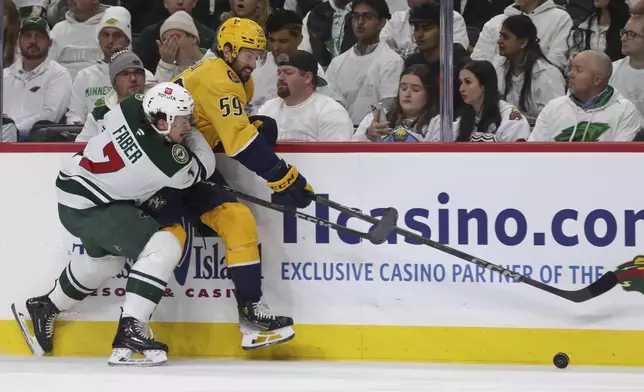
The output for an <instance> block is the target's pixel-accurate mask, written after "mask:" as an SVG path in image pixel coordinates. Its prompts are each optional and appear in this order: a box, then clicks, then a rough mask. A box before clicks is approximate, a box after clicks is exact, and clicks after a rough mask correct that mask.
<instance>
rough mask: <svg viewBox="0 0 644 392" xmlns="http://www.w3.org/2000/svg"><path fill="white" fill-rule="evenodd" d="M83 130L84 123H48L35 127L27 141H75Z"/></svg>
mask: <svg viewBox="0 0 644 392" xmlns="http://www.w3.org/2000/svg"><path fill="white" fill-rule="evenodd" d="M82 130H83V126H82V125H68V124H47V125H42V126H36V127H33V128H32V129H31V130H30V131H29V136H27V140H24V141H25V142H32V143H43V142H73V141H75V140H76V136H78V134H79V133H81V131H82Z"/></svg>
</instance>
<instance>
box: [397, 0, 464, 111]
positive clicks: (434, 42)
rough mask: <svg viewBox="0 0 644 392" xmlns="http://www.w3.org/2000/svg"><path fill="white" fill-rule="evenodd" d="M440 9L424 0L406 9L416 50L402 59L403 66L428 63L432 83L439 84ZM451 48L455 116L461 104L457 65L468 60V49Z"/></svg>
mask: <svg viewBox="0 0 644 392" xmlns="http://www.w3.org/2000/svg"><path fill="white" fill-rule="evenodd" d="M440 17H441V10H440V7H439V6H438V5H436V4H432V3H425V4H421V5H419V6H417V7H413V8H412V9H411V10H410V12H409V24H410V25H411V26H412V27H413V31H414V41H415V42H416V47H417V50H418V52H417V53H413V54H411V55H409V56H408V57H407V58H406V59H405V68H408V67H409V66H411V65H413V64H426V65H427V66H429V69H430V70H431V72H432V74H433V77H434V79H435V80H436V83H437V84H439V85H440V75H441V72H442V68H441V57H440V56H441V50H440V49H441V38H440ZM453 45H454V50H453V52H452V53H453V55H452V56H453V65H452V68H453V70H454V71H453V75H454V76H453V86H454V87H453V91H454V95H453V102H454V103H453V118H454V120H456V119H457V118H458V116H459V114H460V112H461V107H462V106H463V99H462V98H461V95H460V94H458V89H459V86H460V82H459V79H458V75H459V73H460V72H461V69H463V67H464V66H465V64H467V63H468V62H469V61H470V55H469V53H468V52H467V51H466V50H465V49H464V48H463V47H462V46H461V45H460V44H457V43H454V44H453Z"/></svg>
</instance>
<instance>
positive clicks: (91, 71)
mask: <svg viewBox="0 0 644 392" xmlns="http://www.w3.org/2000/svg"><path fill="white" fill-rule="evenodd" d="M130 19H131V16H130V12H129V11H128V10H127V9H125V8H123V7H110V8H108V9H106V10H105V13H104V14H103V17H102V18H101V21H100V23H99V25H98V28H97V29H96V30H97V35H98V45H99V46H100V48H101V52H102V53H103V60H100V61H99V62H98V63H97V64H96V65H93V66H91V67H88V68H85V69H83V70H81V71H80V72H79V73H78V75H77V76H76V79H74V87H73V89H72V98H71V102H70V103H69V111H68V112H67V114H66V117H67V124H77V125H80V124H83V123H85V120H86V119H87V115H88V114H89V113H91V112H92V110H94V108H97V107H100V106H103V105H105V101H106V97H107V96H108V94H109V93H110V92H111V91H112V82H113V80H110V73H109V69H108V68H109V65H108V64H109V59H110V57H112V55H113V54H114V53H116V52H118V51H119V50H121V49H125V48H130V47H131V44H132V29H131V28H130V24H131V20H130ZM144 77H145V79H146V82H147V87H151V86H152V85H154V84H156V83H157V81H156V80H155V77H154V75H152V73H151V72H150V71H147V72H146V73H145V75H144ZM140 92H141V93H142V92H143V91H140ZM116 104H118V102H114V105H112V106H115V105H116Z"/></svg>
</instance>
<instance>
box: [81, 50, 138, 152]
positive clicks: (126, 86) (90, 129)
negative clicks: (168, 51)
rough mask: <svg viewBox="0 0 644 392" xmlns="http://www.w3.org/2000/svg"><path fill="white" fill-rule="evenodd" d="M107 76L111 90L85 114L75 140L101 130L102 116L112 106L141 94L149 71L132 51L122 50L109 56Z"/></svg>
mask: <svg viewBox="0 0 644 392" xmlns="http://www.w3.org/2000/svg"><path fill="white" fill-rule="evenodd" d="M108 61H109V76H108V77H109V78H110V80H111V84H112V87H113V90H112V91H110V93H109V94H107V97H106V99H105V104H104V105H102V106H98V107H96V108H95V109H94V110H92V112H91V113H90V114H89V116H87V121H86V122H85V125H84V126H83V130H82V132H81V133H79V134H78V136H76V141H77V142H87V141H89V139H91V138H92V137H94V136H96V135H98V134H99V133H101V132H102V130H103V118H104V117H105V115H106V114H107V113H108V112H109V111H110V110H111V109H113V108H115V107H117V106H118V105H119V104H120V103H121V102H122V101H123V100H125V99H126V98H127V97H129V96H131V95H138V94H143V93H144V91H143V85H144V83H145V75H146V73H148V72H150V71H148V70H146V69H145V68H143V62H142V61H141V59H140V58H139V56H137V55H136V54H134V53H133V52H131V51H129V50H122V51H119V52H116V53H114V54H113V55H112V57H110V59H109V60H108Z"/></svg>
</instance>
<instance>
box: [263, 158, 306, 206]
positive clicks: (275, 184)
mask: <svg viewBox="0 0 644 392" xmlns="http://www.w3.org/2000/svg"><path fill="white" fill-rule="evenodd" d="M266 177H267V178H269V179H272V178H275V179H276V180H274V181H270V180H269V181H268V183H267V184H268V186H269V187H270V188H271V189H272V190H273V194H272V195H271V200H272V201H273V203H277V204H281V205H283V206H287V207H297V208H304V207H307V206H308V205H309V204H311V201H312V198H311V196H312V195H313V188H311V185H309V184H308V183H307V182H306V178H304V176H303V175H301V174H300V173H299V172H298V171H297V168H296V167H295V166H289V165H287V164H286V162H284V160H282V159H280V161H279V162H278V164H277V165H275V167H273V168H272V169H271V170H270V171H269V172H268V174H267V176H266Z"/></svg>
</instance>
